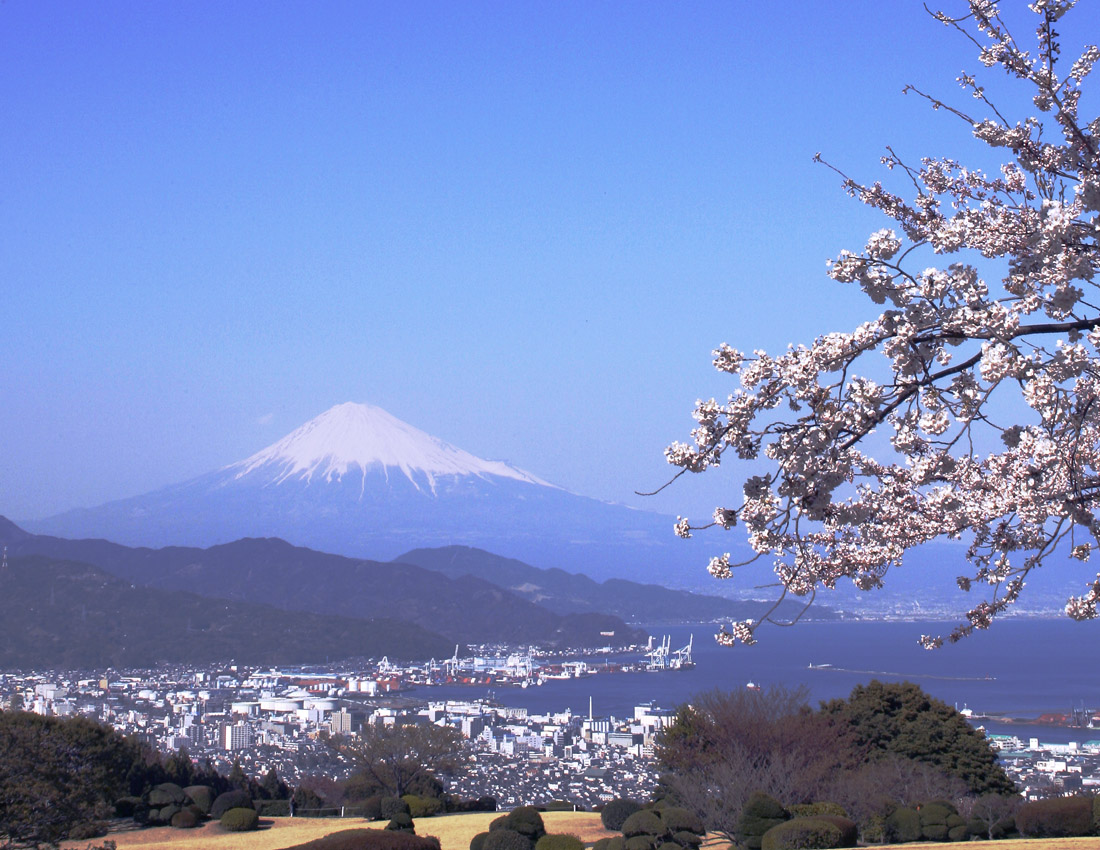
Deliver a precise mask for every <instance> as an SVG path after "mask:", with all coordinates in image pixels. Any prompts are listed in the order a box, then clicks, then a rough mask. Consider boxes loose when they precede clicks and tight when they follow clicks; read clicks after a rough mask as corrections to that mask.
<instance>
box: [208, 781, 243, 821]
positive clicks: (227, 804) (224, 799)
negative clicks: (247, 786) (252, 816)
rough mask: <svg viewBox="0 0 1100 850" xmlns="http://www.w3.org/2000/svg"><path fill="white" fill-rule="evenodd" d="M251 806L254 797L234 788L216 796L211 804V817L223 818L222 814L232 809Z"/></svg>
mask: <svg viewBox="0 0 1100 850" xmlns="http://www.w3.org/2000/svg"><path fill="white" fill-rule="evenodd" d="M251 808H252V797H250V796H249V794H248V792H247V791H241V790H240V789H237V788H234V789H233V790H232V791H226V792H225V793H224V794H219V795H218V796H217V797H215V798H214V802H213V803H212V804H211V805H210V817H212V818H215V819H216V820H221V816H222V815H224V814H225V813H226V812H228V811H229V810H230V809H251Z"/></svg>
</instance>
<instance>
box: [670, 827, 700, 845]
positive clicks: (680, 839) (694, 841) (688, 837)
mask: <svg viewBox="0 0 1100 850" xmlns="http://www.w3.org/2000/svg"><path fill="white" fill-rule="evenodd" d="M672 840H673V841H675V842H676V843H677V844H679V845H680V846H681V847H698V846H699V845H700V844H702V843H703V836H701V835H698V834H696V833H694V832H687V831H686V830H682V831H680V832H676V833H673V835H672Z"/></svg>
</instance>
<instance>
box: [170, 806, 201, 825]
mask: <svg viewBox="0 0 1100 850" xmlns="http://www.w3.org/2000/svg"><path fill="white" fill-rule="evenodd" d="M169 825H170V826H171V827H172V828H173V829H194V828H195V827H196V826H198V825H199V816H198V815H196V814H195V812H194V810H193V809H191V808H186V809H182V810H180V811H178V812H176V813H175V814H174V815H172V820H171V821H169Z"/></svg>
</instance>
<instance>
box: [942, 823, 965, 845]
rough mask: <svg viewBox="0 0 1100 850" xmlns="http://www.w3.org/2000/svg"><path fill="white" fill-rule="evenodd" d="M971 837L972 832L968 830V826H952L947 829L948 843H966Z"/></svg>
mask: <svg viewBox="0 0 1100 850" xmlns="http://www.w3.org/2000/svg"><path fill="white" fill-rule="evenodd" d="M969 837H970V830H969V829H967V828H966V824H965V823H964V824H962V825H960V826H951V827H948V828H947V840H948V841H966V839H967V838H969Z"/></svg>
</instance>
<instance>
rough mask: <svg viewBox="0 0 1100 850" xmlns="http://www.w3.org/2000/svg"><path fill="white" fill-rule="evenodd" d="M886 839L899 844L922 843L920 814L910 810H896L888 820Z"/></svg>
mask: <svg viewBox="0 0 1100 850" xmlns="http://www.w3.org/2000/svg"><path fill="white" fill-rule="evenodd" d="M886 837H887V840H889V841H891V842H896V843H898V844H907V843H908V842H910V841H920V837H921V826H920V812H918V811H917V810H916V809H909V808H900V809H895V810H894V812H893V813H892V814H891V815H890V816H889V817H888V818H886Z"/></svg>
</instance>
